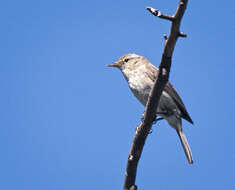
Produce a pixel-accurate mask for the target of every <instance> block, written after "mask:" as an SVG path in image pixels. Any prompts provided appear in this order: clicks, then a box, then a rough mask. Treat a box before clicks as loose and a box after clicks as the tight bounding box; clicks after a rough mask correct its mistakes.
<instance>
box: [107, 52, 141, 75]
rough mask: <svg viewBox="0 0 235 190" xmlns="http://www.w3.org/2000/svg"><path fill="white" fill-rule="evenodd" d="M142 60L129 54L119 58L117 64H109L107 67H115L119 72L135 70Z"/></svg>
mask: <svg viewBox="0 0 235 190" xmlns="http://www.w3.org/2000/svg"><path fill="white" fill-rule="evenodd" d="M143 59H145V58H144V57H143V56H141V55H137V54H133V53H131V54H126V55H124V56H122V57H120V58H119V59H118V60H117V62H115V63H114V64H109V65H108V66H109V67H117V68H118V69H120V70H121V71H123V70H135V69H136V68H138V67H139V66H140V65H141V64H142V63H143V62H142V60H143Z"/></svg>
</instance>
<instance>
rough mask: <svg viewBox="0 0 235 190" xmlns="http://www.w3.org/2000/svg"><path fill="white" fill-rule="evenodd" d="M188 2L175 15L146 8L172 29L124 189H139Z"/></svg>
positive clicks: (136, 137) (182, 2)
mask: <svg viewBox="0 0 235 190" xmlns="http://www.w3.org/2000/svg"><path fill="white" fill-rule="evenodd" d="M187 3H188V0H180V2H179V5H178V8H177V10H176V13H175V14H174V15H173V16H168V15H164V14H162V13H161V12H160V11H159V10H156V9H154V8H152V7H147V8H146V9H147V10H148V11H149V12H150V13H152V14H153V15H154V16H157V17H159V18H162V19H165V20H168V21H171V31H170V34H169V36H168V37H164V38H165V40H166V41H165V46H164V51H163V54H162V59H161V63H160V66H159V74H158V77H157V80H156V81H155V83H154V86H153V88H152V90H151V93H150V96H149V98H148V103H147V106H146V110H145V112H144V116H143V120H142V122H141V124H139V125H138V126H137V130H136V134H135V136H134V140H133V144H132V147H131V150H130V153H129V156H128V161H127V166H126V173H125V181H124V187H123V189H124V190H131V189H132V190H137V186H136V185H135V179H136V172H137V166H138V162H139V159H140V156H141V153H142V151H143V147H144V144H145V141H146V139H147V136H148V134H149V131H150V130H151V128H152V124H153V121H155V119H156V110H157V107H158V102H159V99H160V96H161V94H162V91H163V89H164V87H165V85H166V83H167V82H168V79H169V73H170V68H171V60H172V59H171V58H172V54H173V51H174V48H175V44H176V41H177V39H178V37H186V34H184V33H181V32H180V22H181V19H182V17H183V15H184V12H185V9H186V6H187Z"/></svg>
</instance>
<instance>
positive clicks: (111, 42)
mask: <svg viewBox="0 0 235 190" xmlns="http://www.w3.org/2000/svg"><path fill="white" fill-rule="evenodd" d="M177 4H178V0H175V1H172V0H159V1H153V0H152V1H126V0H120V1H108V0H103V1H102V0H101V1H91V0H86V1H81V0H78V1H77V0H71V1H61V0H59V1H58V0H57V1H55V0H50V1H46V0H41V1H30V0H21V1H16V0H9V1H3V2H2V3H1V8H0V9H1V11H0V20H1V22H0V23H1V30H0V41H1V43H0V50H1V56H0V62H1V64H0V87H1V93H0V105H1V106H0V113H1V114H0V150H1V151H0V152H1V156H0V168H1V169H0V179H1V182H0V189H2V190H16V189H17V190H42V189H43V190H89V189H103V190H109V189H110V188H111V189H113V190H119V189H122V186H123V179H124V172H125V166H126V160H127V156H128V152H129V149H130V146H131V144H132V139H133V135H134V129H135V127H136V125H137V124H138V123H139V122H140V117H141V114H142V111H143V110H144V107H143V106H142V105H141V104H140V103H139V102H138V101H137V100H136V99H135V97H134V96H133V95H132V93H131V92H130V90H129V88H128V86H127V83H126V82H125V80H124V78H123V76H122V75H121V73H120V72H119V71H118V70H116V69H113V68H108V67H106V65H107V64H109V63H113V62H114V61H116V60H117V59H118V58H119V57H120V56H122V55H123V54H126V53H138V54H141V55H144V56H146V57H147V58H148V59H149V60H150V61H151V62H152V63H153V64H155V65H159V62H160V59H161V53H162V49H163V43H164V39H163V34H165V33H168V32H169V26H170V24H169V23H168V22H167V21H164V20H160V19H157V18H155V17H154V16H152V15H151V14H150V13H148V12H147V11H146V10H145V7H146V6H152V7H154V8H157V9H160V10H162V12H164V13H168V14H173V13H174V12H175V9H176V6H177ZM234 7H235V3H234V2H233V1H226V2H214V1H213V2H212V1H192V0H189V5H188V9H187V12H186V14H185V16H184V19H183V22H182V32H185V33H187V35H188V38H186V39H179V41H178V43H177V46H176V49H175V52H174V57H173V65H172V72H171V76H170V80H171V82H172V84H173V85H174V86H175V88H176V89H177V91H178V92H179V94H180V96H181V97H182V99H183V101H184V103H185V105H186V107H187V109H188V111H189V113H190V115H191V116H192V119H193V120H194V122H195V125H194V126H192V125H190V124H189V123H187V122H183V126H184V130H185V133H186V136H187V138H188V140H189V143H190V145H191V149H192V152H193V156H194V160H195V164H193V165H189V164H188V163H187V161H186V158H185V155H184V153H183V150H182V148H181V145H180V142H179V139H178V137H177V135H176V133H175V131H174V130H172V129H171V128H170V127H169V126H168V124H167V123H166V122H165V121H161V122H160V123H158V124H157V125H156V126H155V127H154V129H153V133H152V134H151V135H150V136H149V138H148V139H147V143H146V146H145V148H144V152H143V155H142V157H141V161H140V164H139V168H138V174H137V181H136V183H137V185H138V186H139V189H178V190H184V189H185V190H186V189H189V188H190V190H198V189H213V190H221V189H226V190H230V189H234V187H235V181H234V178H235V174H234V171H235V148H234V147H235V137H234V136H235V116H234V108H235V87H234V81H235V64H234V59H235V54H234V43H235V40H234V33H235V22H234V14H235V8H234Z"/></svg>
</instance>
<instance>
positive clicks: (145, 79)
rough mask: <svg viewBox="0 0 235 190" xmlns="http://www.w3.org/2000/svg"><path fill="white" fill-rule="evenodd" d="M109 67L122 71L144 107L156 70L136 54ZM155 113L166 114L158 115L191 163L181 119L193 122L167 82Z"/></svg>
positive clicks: (190, 154)
mask: <svg viewBox="0 0 235 190" xmlns="http://www.w3.org/2000/svg"><path fill="white" fill-rule="evenodd" d="M109 66H112V67H117V68H119V69H120V70H121V71H122V73H123V75H124V77H125V79H126V80H127V82H128V84H129V87H130V89H131V91H132V92H133V94H134V95H135V96H136V97H137V99H138V100H139V101H140V102H141V103H142V104H143V105H144V106H146V104H147V101H148V96H149V93H150V91H151V89H152V87H153V84H154V81H155V80H156V77H157V75H158V68H156V67H155V66H154V65H152V64H151V63H150V62H149V61H148V60H147V59H146V58H145V57H143V56H140V55H137V54H127V55H124V56H122V57H121V58H120V59H119V60H118V61H117V62H116V63H115V64H110V65H109ZM157 112H158V113H163V112H167V113H166V114H160V115H161V116H162V117H163V118H164V119H166V120H167V122H168V123H169V124H170V126H171V127H173V128H174V129H175V130H176V132H177V134H178V136H179V138H180V141H181V144H182V146H183V148H184V152H185V155H186V157H187V160H188V162H189V163H190V164H191V163H193V158H192V153H191V150H190V147H189V145H188V142H187V139H186V137H185V135H184V132H183V129H182V121H181V118H184V119H186V120H187V121H189V122H190V123H192V124H193V121H192V119H191V117H190V116H189V114H188V112H187V110H186V107H185V105H184V103H183V101H182V100H181V98H180V96H179V95H178V93H177V92H176V90H175V89H174V87H173V86H172V85H171V84H170V83H169V82H168V83H167V84H166V86H165V89H164V90H163V92H162V95H161V97H160V101H159V105H158V108H157Z"/></svg>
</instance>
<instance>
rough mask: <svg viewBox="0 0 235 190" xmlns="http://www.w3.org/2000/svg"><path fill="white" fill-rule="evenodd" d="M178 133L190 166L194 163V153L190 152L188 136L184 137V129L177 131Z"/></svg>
mask: <svg viewBox="0 0 235 190" xmlns="http://www.w3.org/2000/svg"><path fill="white" fill-rule="evenodd" d="M176 131H177V134H178V136H179V138H180V142H181V144H182V146H183V148H184V152H185V155H186V157H187V159H188V162H189V164H192V163H193V156H192V152H191V150H190V147H189V144H188V141H187V139H186V136H185V135H184V132H183V130H182V128H180V129H176Z"/></svg>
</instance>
